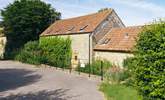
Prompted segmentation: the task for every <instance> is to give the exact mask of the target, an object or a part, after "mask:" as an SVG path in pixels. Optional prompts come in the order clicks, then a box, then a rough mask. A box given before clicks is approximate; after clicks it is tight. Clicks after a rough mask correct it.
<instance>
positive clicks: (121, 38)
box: [94, 26, 142, 52]
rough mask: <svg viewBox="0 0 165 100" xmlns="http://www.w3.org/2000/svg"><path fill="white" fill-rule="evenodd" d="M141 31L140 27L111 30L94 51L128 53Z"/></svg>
mask: <svg viewBox="0 0 165 100" xmlns="http://www.w3.org/2000/svg"><path fill="white" fill-rule="evenodd" d="M141 30H142V27H140V26H136V27H135V26H134V27H126V28H113V29H112V30H111V31H110V32H109V33H107V34H106V35H105V36H104V37H103V38H102V39H101V40H100V41H99V43H98V44H97V45H96V46H95V48H94V50H96V51H121V52H130V51H131V50H132V49H133V47H134V45H135V44H136V38H137V37H138V33H140V31H141Z"/></svg>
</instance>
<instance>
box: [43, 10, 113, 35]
mask: <svg viewBox="0 0 165 100" xmlns="http://www.w3.org/2000/svg"><path fill="white" fill-rule="evenodd" d="M112 11H113V10H112V9H110V10H105V11H102V12H98V13H94V14H90V15H86V16H80V17H75V18H70V19H64V20H59V21H56V22H55V23H53V24H52V25H51V26H50V27H48V28H47V29H46V30H45V31H44V32H43V33H42V34H41V36H47V35H61V34H71V33H87V32H93V31H94V30H95V28H96V27H97V26H98V25H99V24H100V23H101V22H102V21H103V20H104V19H105V18H106V17H107V16H108V15H109V14H110V13H111V12H112ZM81 29H82V30H81Z"/></svg>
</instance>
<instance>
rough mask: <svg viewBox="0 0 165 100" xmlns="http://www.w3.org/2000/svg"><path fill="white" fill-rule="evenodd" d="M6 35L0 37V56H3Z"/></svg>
mask: <svg viewBox="0 0 165 100" xmlns="http://www.w3.org/2000/svg"><path fill="white" fill-rule="evenodd" d="M5 45H6V37H0V58H1V59H2V58H3V57H4V52H5Z"/></svg>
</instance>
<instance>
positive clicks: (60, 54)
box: [40, 37, 72, 68]
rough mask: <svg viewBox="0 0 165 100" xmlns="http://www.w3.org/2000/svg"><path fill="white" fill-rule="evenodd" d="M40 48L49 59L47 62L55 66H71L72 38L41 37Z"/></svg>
mask: <svg viewBox="0 0 165 100" xmlns="http://www.w3.org/2000/svg"><path fill="white" fill-rule="evenodd" d="M40 48H42V53H43V55H45V56H46V57H47V59H48V61H47V64H48V65H52V66H55V67H65V68H66V67H69V65H70V61H71V55H72V50H71V40H70V39H69V38H67V39H64V38H59V37H41V38H40Z"/></svg>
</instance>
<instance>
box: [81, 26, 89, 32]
mask: <svg viewBox="0 0 165 100" xmlns="http://www.w3.org/2000/svg"><path fill="white" fill-rule="evenodd" d="M87 27H88V25H85V26H83V27H81V28H80V32H82V31H83V30H84V29H85V28H87Z"/></svg>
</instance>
